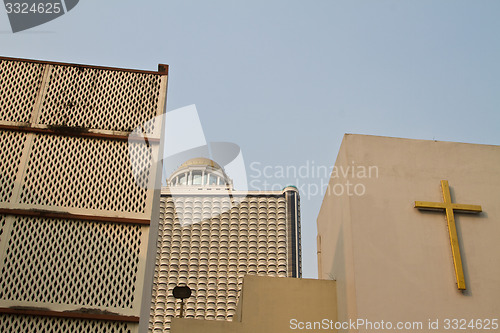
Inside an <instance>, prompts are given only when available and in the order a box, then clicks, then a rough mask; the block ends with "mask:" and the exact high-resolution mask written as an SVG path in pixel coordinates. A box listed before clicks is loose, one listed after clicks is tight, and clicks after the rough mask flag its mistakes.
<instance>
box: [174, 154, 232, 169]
mask: <svg viewBox="0 0 500 333" xmlns="http://www.w3.org/2000/svg"><path fill="white" fill-rule="evenodd" d="M190 165H208V166H211V167H212V168H217V169H222V168H221V167H220V165H218V164H217V163H215V162H214V161H212V160H211V159H209V158H205V157H196V158H192V159H190V160H187V161H186V162H184V163H182V164H181V166H180V167H179V169H180V168H184V167H188V166H190Z"/></svg>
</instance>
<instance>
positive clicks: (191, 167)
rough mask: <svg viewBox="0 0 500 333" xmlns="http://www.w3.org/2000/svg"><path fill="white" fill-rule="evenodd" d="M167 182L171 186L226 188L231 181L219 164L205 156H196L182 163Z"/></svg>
mask: <svg viewBox="0 0 500 333" xmlns="http://www.w3.org/2000/svg"><path fill="white" fill-rule="evenodd" d="M167 184H168V186H171V187H191V188H206V187H210V188H212V187H218V188H228V187H229V186H231V185H232V181H231V179H229V177H228V176H227V175H226V173H225V172H224V169H223V168H222V167H221V166H220V165H219V164H217V163H216V162H214V161H212V160H211V159H208V158H205V157H196V158H192V159H190V160H188V161H186V162H184V163H182V164H181V166H180V167H179V168H178V169H177V170H176V171H175V172H174V173H173V174H172V175H171V176H170V178H169V179H168V181H167Z"/></svg>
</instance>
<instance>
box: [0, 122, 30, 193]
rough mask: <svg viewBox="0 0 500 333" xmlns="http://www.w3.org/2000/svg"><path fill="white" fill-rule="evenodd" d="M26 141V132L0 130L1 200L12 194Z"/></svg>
mask: <svg viewBox="0 0 500 333" xmlns="http://www.w3.org/2000/svg"><path fill="white" fill-rule="evenodd" d="M25 141H26V134H25V133H17V132H10V131H0V202H8V201H9V200H10V198H11V196H12V190H13V188H14V181H15V179H16V173H17V171H18V168H19V164H20V160H21V154H22V152H23V147H24V142H25Z"/></svg>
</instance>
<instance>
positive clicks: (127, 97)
mask: <svg viewBox="0 0 500 333" xmlns="http://www.w3.org/2000/svg"><path fill="white" fill-rule="evenodd" d="M49 82H50V84H49V86H48V88H47V93H46V95H45V98H44V99H43V102H42V105H41V109H40V116H39V119H38V123H39V124H45V125H54V126H70V127H82V128H92V129H104V130H114V131H132V130H133V129H134V128H136V127H137V126H139V125H141V124H143V123H145V122H147V121H148V120H150V119H152V118H154V117H155V116H157V115H158V101H159V97H160V91H161V89H160V84H161V76H159V75H154V74H147V73H137V72H129V71H117V70H106V69H96V68H86V67H78V66H71V67H70V66H57V65H54V66H52V69H51V73H50V78H49ZM151 125H152V126H150V128H148V129H145V132H146V133H152V132H153V129H154V123H151Z"/></svg>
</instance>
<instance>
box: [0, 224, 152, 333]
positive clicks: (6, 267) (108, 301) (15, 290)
mask: <svg viewBox="0 0 500 333" xmlns="http://www.w3.org/2000/svg"><path fill="white" fill-rule="evenodd" d="M141 233H142V229H141V227H140V226H136V225H126V226H125V225H117V224H107V223H98V222H86V221H72V220H59V219H57V220H56V219H42V218H27V217H16V218H15V219H14V222H13V225H12V231H11V235H10V237H9V239H8V240H7V241H6V242H8V244H7V247H6V251H5V255H4V257H3V258H2V264H3V265H2V271H1V277H2V279H1V282H0V299H3V300H12V301H24V302H42V303H59V304H72V305H81V306H97V307H112V308H132V302H133V300H134V289H135V282H136V277H137V269H138V263H139V254H140V253H139V252H140V251H139V250H140V238H141ZM2 332H6V331H2ZM75 332H76V331H75Z"/></svg>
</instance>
